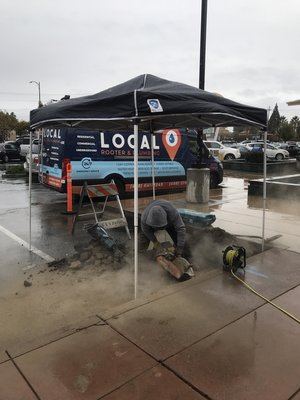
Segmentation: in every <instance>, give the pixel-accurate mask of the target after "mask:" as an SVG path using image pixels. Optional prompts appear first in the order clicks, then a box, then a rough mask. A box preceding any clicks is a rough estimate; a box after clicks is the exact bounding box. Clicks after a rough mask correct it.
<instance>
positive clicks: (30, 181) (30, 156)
mask: <svg viewBox="0 0 300 400" xmlns="http://www.w3.org/2000/svg"><path fill="white" fill-rule="evenodd" d="M29 143H30V145H29V241H28V242H29V247H28V250H29V251H31V191H32V130H30V133H29ZM25 157H26V156H25Z"/></svg>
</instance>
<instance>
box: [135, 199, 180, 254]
mask: <svg viewBox="0 0 300 400" xmlns="http://www.w3.org/2000/svg"><path fill="white" fill-rule="evenodd" d="M171 227H172V228H174V229H175V231H176V232H177V248H178V250H181V251H182V249H183V247H184V243H185V226H184V223H183V221H182V218H181V216H180V214H179V212H178V211H177V210H176V208H175V207H174V206H173V205H172V204H171V203H169V202H168V201H166V200H155V201H153V202H152V203H151V204H149V205H148V206H147V207H146V208H145V210H144V211H143V213H142V216H141V228H142V231H143V232H144V234H145V235H146V236H147V238H148V239H149V240H151V241H152V242H155V241H156V240H157V239H156V237H155V235H154V232H155V231H157V230H159V229H162V228H163V229H166V230H168V228H171Z"/></svg>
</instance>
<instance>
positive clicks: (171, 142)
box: [162, 129, 181, 161]
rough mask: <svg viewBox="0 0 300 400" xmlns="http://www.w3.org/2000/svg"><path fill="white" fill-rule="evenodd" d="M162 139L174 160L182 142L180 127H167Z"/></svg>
mask: <svg viewBox="0 0 300 400" xmlns="http://www.w3.org/2000/svg"><path fill="white" fill-rule="evenodd" d="M162 141H163V144H164V146H165V149H166V150H167V152H168V154H169V157H170V158H171V160H172V161H173V160H174V158H175V156H176V154H177V151H178V149H179V147H180V144H181V135H180V132H179V130H178V129H165V130H164V131H163V133H162Z"/></svg>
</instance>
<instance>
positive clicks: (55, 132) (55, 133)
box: [44, 129, 61, 139]
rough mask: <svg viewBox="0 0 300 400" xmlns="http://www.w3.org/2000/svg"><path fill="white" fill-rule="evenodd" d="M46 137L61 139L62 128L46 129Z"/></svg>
mask: <svg viewBox="0 0 300 400" xmlns="http://www.w3.org/2000/svg"><path fill="white" fill-rule="evenodd" d="M44 137H46V138H48V137H50V138H57V139H61V136H60V129H46V130H45V131H44Z"/></svg>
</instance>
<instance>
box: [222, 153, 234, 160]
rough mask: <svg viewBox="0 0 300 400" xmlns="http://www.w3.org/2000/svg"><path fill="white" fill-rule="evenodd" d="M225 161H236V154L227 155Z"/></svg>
mask: <svg viewBox="0 0 300 400" xmlns="http://www.w3.org/2000/svg"><path fill="white" fill-rule="evenodd" d="M224 160H235V156H234V154H226V156H225V157H224Z"/></svg>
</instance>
